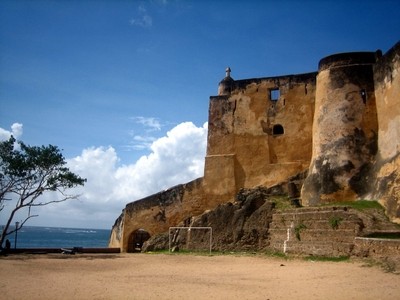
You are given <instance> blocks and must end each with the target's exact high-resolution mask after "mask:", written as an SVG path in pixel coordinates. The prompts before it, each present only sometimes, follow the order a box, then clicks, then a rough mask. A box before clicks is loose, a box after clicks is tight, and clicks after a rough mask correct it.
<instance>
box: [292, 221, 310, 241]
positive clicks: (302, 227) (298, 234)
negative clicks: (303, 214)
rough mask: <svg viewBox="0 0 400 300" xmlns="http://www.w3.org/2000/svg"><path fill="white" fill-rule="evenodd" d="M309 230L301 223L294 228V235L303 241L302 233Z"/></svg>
mask: <svg viewBox="0 0 400 300" xmlns="http://www.w3.org/2000/svg"><path fill="white" fill-rule="evenodd" d="M304 229H307V226H306V225H304V224H303V223H300V224H298V225H296V227H295V228H294V233H295V235H296V238H297V239H298V240H299V241H301V236H300V233H301V232H302V231H303V230H304Z"/></svg>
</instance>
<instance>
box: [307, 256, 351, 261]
mask: <svg viewBox="0 0 400 300" xmlns="http://www.w3.org/2000/svg"><path fill="white" fill-rule="evenodd" d="M304 259H305V260H309V261H332V262H341V261H348V260H349V259H350V257H349V256H313V255H312V256H307V257H305V258H304Z"/></svg>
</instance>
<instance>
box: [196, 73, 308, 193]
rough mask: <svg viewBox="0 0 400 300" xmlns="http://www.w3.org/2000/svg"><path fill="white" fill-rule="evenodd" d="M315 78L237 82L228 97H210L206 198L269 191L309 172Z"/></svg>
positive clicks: (260, 79) (283, 77)
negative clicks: (262, 188)
mask: <svg viewBox="0 0 400 300" xmlns="http://www.w3.org/2000/svg"><path fill="white" fill-rule="evenodd" d="M315 76H316V73H309V74H302V75H296V76H281V77H271V78H258V79H248V80H237V81H234V82H230V87H231V89H230V92H229V93H228V94H227V93H225V95H222V96H217V97H211V98H210V109H209V123H208V143H207V156H206V161H205V175H204V179H205V187H206V188H205V190H206V193H207V194H208V195H215V194H217V195H219V196H223V195H224V196H226V197H225V198H226V201H229V200H230V199H232V197H233V196H234V195H235V194H236V193H237V192H238V190H239V189H240V188H243V187H244V188H250V187H254V186H258V185H264V186H270V185H273V184H276V183H277V182H280V181H283V180H286V179H287V178H288V177H290V176H293V175H295V174H298V173H299V172H301V171H303V170H305V169H307V168H308V165H309V162H310V159H311V145H312V121H313V112H314V100H315ZM222 83H223V84H225V83H224V81H222V82H221V84H222ZM271 91H275V92H276V93H277V95H278V96H276V97H277V98H276V99H275V98H272V97H271ZM277 128H278V130H277ZM294 145H296V146H294Z"/></svg>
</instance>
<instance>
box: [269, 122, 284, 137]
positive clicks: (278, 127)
mask: <svg viewBox="0 0 400 300" xmlns="http://www.w3.org/2000/svg"><path fill="white" fill-rule="evenodd" d="M284 133H285V131H284V130H283V126H282V125H280V124H276V125H274V127H273V128H272V134H273V135H281V134H284Z"/></svg>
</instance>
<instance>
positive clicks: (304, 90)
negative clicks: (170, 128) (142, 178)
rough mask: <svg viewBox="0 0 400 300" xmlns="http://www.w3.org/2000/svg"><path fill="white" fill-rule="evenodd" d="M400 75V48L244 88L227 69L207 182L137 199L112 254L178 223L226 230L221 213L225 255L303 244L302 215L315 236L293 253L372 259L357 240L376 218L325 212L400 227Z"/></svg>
mask: <svg viewBox="0 0 400 300" xmlns="http://www.w3.org/2000/svg"><path fill="white" fill-rule="evenodd" d="M399 73H400V43H397V44H395V45H394V46H393V47H392V48H391V49H390V50H388V51H387V52H386V53H384V54H383V53H382V51H380V50H378V51H375V52H349V53H341V54H334V55H331V56H327V57H325V58H322V59H321V60H320V62H319V65H318V71H317V72H311V73H306V74H297V75H285V76H276V77H263V78H251V79H242V80H235V79H233V78H232V77H231V69H230V68H227V69H226V74H225V77H224V78H223V79H222V81H221V82H220V83H219V86H218V95H217V96H211V97H210V102H209V116H208V138H207V153H206V157H205V166H204V176H203V177H201V178H198V179H195V180H193V181H191V182H188V183H184V184H181V185H178V186H175V187H171V188H170V189H168V190H165V191H161V192H159V193H157V194H154V195H151V196H148V197H146V198H144V199H140V200H137V201H134V202H131V203H128V204H127V205H126V207H125V208H124V209H123V211H122V214H121V215H120V216H119V217H118V219H117V220H116V222H115V224H114V226H113V228H112V232H111V237H110V242H109V246H110V247H118V248H120V249H121V251H123V252H131V251H134V250H135V249H136V248H137V246H138V245H139V248H141V246H142V244H143V242H144V241H145V240H147V239H149V238H150V237H153V236H157V235H159V234H163V233H165V232H168V229H169V228H170V227H173V226H177V225H179V224H181V225H182V226H195V225H201V226H214V225H215V224H219V225H221V224H220V223H221V220H220V221H216V219H215V218H216V216H217V215H218V214H220V215H221V216H222V217H223V218H224V222H225V223H226V224H228V225H225V227H224V226H223V224H222V225H221V226H222V227H223V228H225V229H221V226H218V227H219V228H220V233H218V232H217V233H216V234H217V235H218V234H220V239H219V240H216V241H215V245H213V247H214V246H215V247H216V248H218V247H220V248H224V246H223V245H220V246H218V243H219V242H220V241H222V240H224V241H225V242H226V244H227V245H228V244H230V245H231V246H230V248H231V249H255V250H259V249H267V248H270V249H276V250H279V251H282V250H285V251H286V249H287V247H289V244H290V241H293V240H296V239H293V237H294V236H297V237H298V239H297V240H298V241H299V240H300V238H299V236H298V233H299V232H296V226H297V225H299V219H301V222H302V223H304V224H301V225H304V226H303V227H302V228H308V229H309V232H308V233H307V234H308V235H310V234H311V235H313V236H311V237H310V238H309V239H308V241H309V243H308V244H307V243H306V242H307V234H303V237H302V240H303V242H304V244H302V245H298V243H297V245H293V247H292V249H294V251H297V252H307V253H311V252H312V253H320V254H332V253H333V254H346V253H347V254H348V252H349V251H359V252H362V251H364V250H365V249H364V250H363V243H364V242H363V241H361V240H357V239H356V238H357V237H359V236H360V235H361V234H360V233H363V232H364V233H365V232H366V229H368V228H369V229H371V228H372V227H373V225H371V224H370V223H371V222H370V221H371V218H370V217H367V216H365V215H360V213H358V212H355V211H353V210H352V209H347V208H346V207H344V208H340V209H339V208H337V207H326V208H324V207H325V206H323V205H327V204H332V205H336V204H337V203H340V202H344V201H346V202H349V201H359V200H369V201H377V202H379V203H380V204H381V205H382V206H383V208H384V212H385V214H386V216H387V217H388V218H389V219H390V221H391V222H396V223H400V168H399V167H400V156H399V153H400V76H399ZM274 195H275V196H277V195H279V196H284V197H286V199H287V201H289V202H291V203H292V204H293V203H295V204H298V205H299V206H302V208H301V209H295V208H293V209H290V210H288V211H286V212H282V211H279V210H276V209H275V208H274V206H273V205H271V203H272V202H271V201H268V197H271V196H274ZM335 218H336V219H335ZM368 218H369V219H368ZM374 218H375V219H376V220H378V219H379V217H374ZM213 220H214V221H213ZM296 220H297V221H296ZM321 220H325V221H324V222H325V223H323V224H322V223H321ZM329 220H330V223H329V222H328V221H329ZM332 220H336V221H337V222H336V223H334V222H333V221H332ZM239 221H240V222H239ZM339 221H340V222H341V224H340V228H339V229H340V230H341V231H335V230H336V229H338V228H337V227H338V226H336V225H339ZM218 222H219V223H218ZM318 222H320V223H318ZM327 222H328V223H327ZM332 222H333V223H332ZM239 223H240V224H241V225H240V226H241V227H240V228H239V229H240V230H238V231H235V230H233V232H231V233H227V232H226V231H227V229H226V228H227V226H232V227H234V228H238V227H237V226H238V224H239ZM317 223H318V224H319V225H318V226H317V225H315V224H317ZM229 224H230V225H229ZM329 224H330V225H329ZM368 224H369V225H368ZM382 224H383V223H382ZM371 226H372V227H371ZM382 226H383V225H382ZM385 226H389V227H390V225H385ZM375 227H376V226H375ZM389 227H387V230H393V228H394V227H390V228H389ZM290 228H291V229H290ZM299 228H300V227H299ZM311 228H313V230H314V231H312V232H313V233H312V232H311ZM388 228H389V229H388ZM289 229H290V230H291V231H290V232H289ZM222 231H225V233H224V237H223V238H222V235H223V234H222ZM228 231H229V230H228ZM367 231H368V230H367ZM246 232H247V233H248V235H247V238H245V236H246V234H247V233H246ZM327 232H330V234H325V233H327ZM346 232H349V234H347V235H346V234H344V233H346ZM286 233H287V234H286ZM344 235H345V236H346V237H347V239H348V237H350V240H345V239H346V238H345V237H344ZM290 236H292V239H291V240H290V238H289V237H290ZM316 236H318V241H322V239H323V238H322V237H323V236H327V239H329V240H330V243H329V247H328V248H326V247H325V246H326V242H325V244H324V245H323V246H321V247H318V243H316V242H315V240H316V238H315V237H316ZM251 239H252V240H253V241H254V240H255V239H256V242H249V241H250V240H251ZM313 241H314V242H313ZM337 242H339V244H338V243H337ZM369 243H373V242H369ZM320 244H321V243H320ZM321 245H322V244H321ZM346 245H349V246H348V248H346V247H347V246H346ZM296 247H297V248H296ZM307 247H308V248H307ZM324 247H325V248H324ZM332 247H333V248H332ZM335 247H336V248H335ZM395 247H397V248H398V249H400V247H399V246H395ZM295 248H296V249H295ZM306 248H307V249H306Z"/></svg>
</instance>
